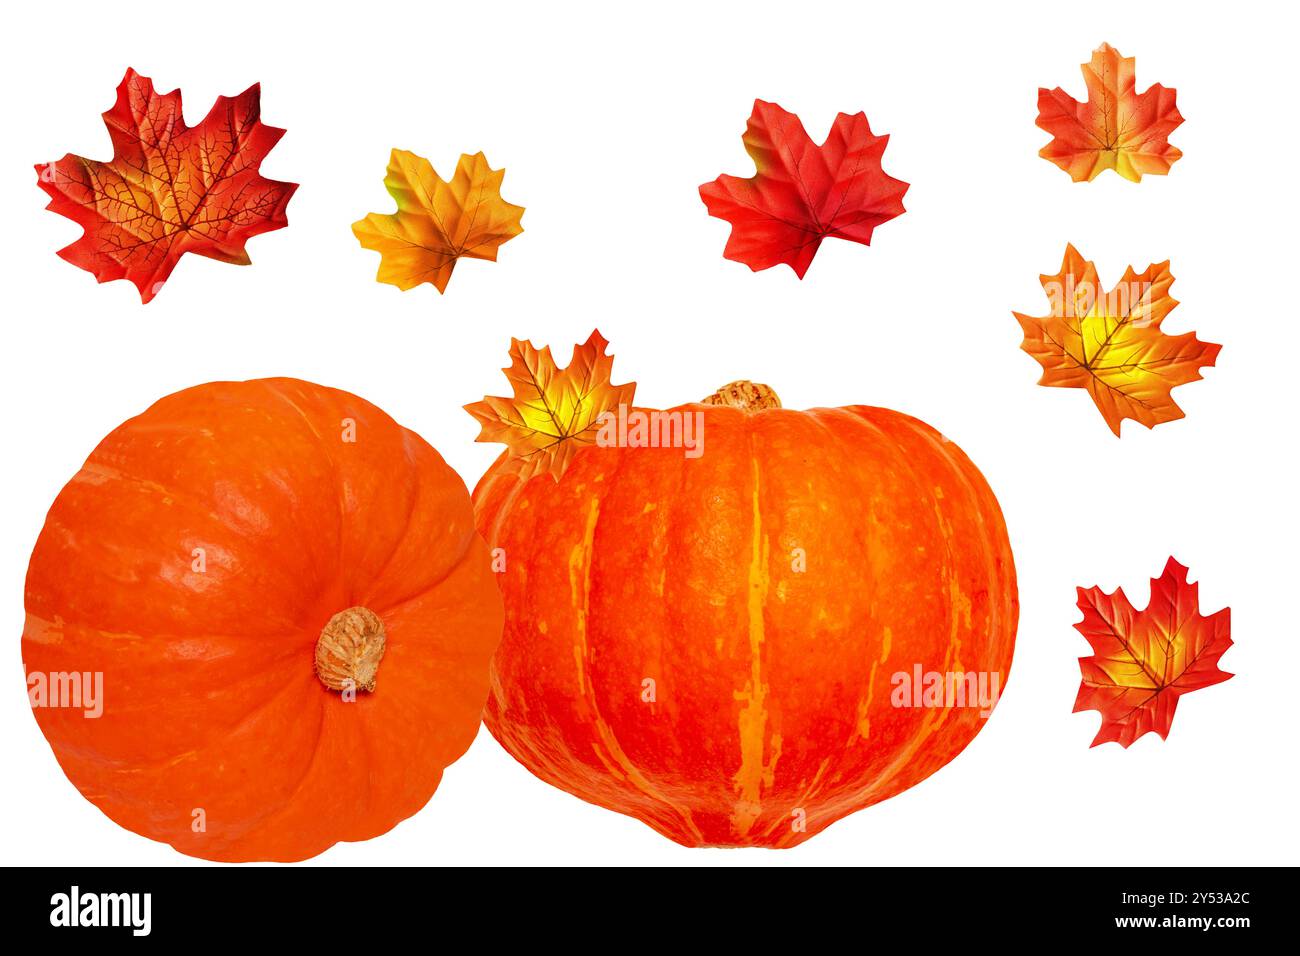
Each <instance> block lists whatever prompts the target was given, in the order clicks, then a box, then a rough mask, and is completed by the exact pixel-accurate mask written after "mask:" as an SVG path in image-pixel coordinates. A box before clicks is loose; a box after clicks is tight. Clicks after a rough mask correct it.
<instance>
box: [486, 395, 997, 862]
mask: <svg viewBox="0 0 1300 956" xmlns="http://www.w3.org/2000/svg"><path fill="white" fill-rule="evenodd" d="M711 401H712V402H714V403H722V404H710V405H698V404H697V405H687V406H682V407H681V408H678V409H673V410H672V411H674V412H681V413H685V414H691V413H695V412H701V413H702V414H703V427H704V437H705V442H704V446H703V453H702V455H701V456H700V457H698V458H694V459H692V458H689V457H687V456H686V455H685V454H684V453H683V450H682V449H680V448H627V447H622V448H619V447H609V448H603V447H598V446H595V445H592V446H588V447H585V448H583V449H582V450H580V451H579V452H578V453H577V454H576V455H575V456H574V458H573V460H572V462H571V464H570V465H569V467H568V470H567V471H565V473H564V474H563V476H562V477H561V478H560V480H559V482H558V483H557V482H555V481H554V480H552V478H551V477H550V476H549V475H545V474H543V475H541V476H539V477H534V478H532V479H530V480H527V481H522V480H520V479H518V478H516V477H515V476H514V475H512V474H510V473H509V472H508V471H507V469H506V468H505V467H504V462H503V461H499V462H498V464H497V465H496V466H494V467H493V469H492V470H490V471H489V472H488V474H487V475H486V476H485V477H484V479H483V480H482V482H481V483H480V484H479V486H478V487H477V488H476V489H475V492H474V499H475V509H476V514H477V516H478V522H479V528H480V529H481V530H482V532H483V534H484V536H485V537H486V538H487V539H488V543H489V545H491V546H492V547H493V548H494V549H501V550H500V551H499V552H495V551H494V553H495V554H497V557H498V560H499V561H500V560H504V565H505V566H504V572H503V573H501V574H499V580H500V584H501V587H502V590H503V593H504V596H505V603H506V626H505V632H504V636H503V637H502V642H501V646H500V647H499V648H498V650H497V653H496V656H495V658H494V661H493V680H492V691H491V694H490V696H489V699H488V706H487V712H486V722H487V726H488V727H489V729H490V730H491V731H492V733H493V734H494V735H495V736H496V738H497V739H498V740H499V741H500V742H501V743H502V744H503V745H504V746H505V748H506V749H507V750H508V751H509V752H510V753H511V754H513V755H514V756H515V758H516V759H518V760H519V761H520V762H521V763H523V764H524V766H526V767H527V768H528V769H529V770H531V771H532V772H533V773H535V774H536V775H537V776H539V777H540V778H542V779H543V780H545V781H547V782H549V783H552V784H554V785H555V786H557V787H560V788H562V789H564V790H567V791H569V792H570V793H573V794H576V795H577V796H579V797H581V798H583V799H584V800H588V801H590V802H592V803H595V804H599V805H600V806H604V807H608V808H610V809H612V810H617V811H619V812H621V813H626V814H630V815H632V816H634V817H636V818H638V819H640V820H642V821H644V822H645V823H647V824H649V825H650V826H652V827H654V828H655V829H656V830H658V831H659V832H660V833H662V834H664V835H665V836H667V837H669V838H670V839H673V840H675V841H677V842H679V843H683V844H686V845H688V846H767V847H786V846H792V845H794V844H797V843H800V842H802V841H803V840H805V839H807V838H808V837H810V836H811V835H813V834H815V833H817V832H818V831H820V830H822V829H824V828H825V827H827V826H828V825H830V824H831V823H833V822H834V821H836V820H838V819H840V818H841V817H843V816H845V815H846V814H849V813H852V812H854V811H855V810H859V809H861V808H863V807H866V806H869V805H871V804H873V803H876V802H878V801H880V800H884V799H886V798H888V797H890V796H893V795H894V794H896V793H898V792H900V791H902V790H905V789H906V788H908V787H911V786H913V785H914V784H916V783H918V782H920V781H921V780H923V779H925V778H926V777H928V776H929V775H930V774H932V773H934V772H935V771H936V770H938V769H939V768H940V767H942V766H943V765H944V764H946V763H948V762H949V761H950V760H952V759H953V758H954V757H955V756H956V755H957V754H958V753H959V752H960V751H961V750H962V749H963V748H964V747H965V746H966V745H967V744H968V743H969V742H970V741H971V739H972V738H973V737H974V736H975V735H976V734H977V733H978V732H979V730H980V728H981V726H982V724H983V717H982V716H981V710H980V708H979V706H977V705H974V702H973V701H971V702H970V703H971V706H939V707H924V706H922V707H917V706H911V704H913V703H915V700H914V698H913V697H912V696H911V692H910V691H909V692H908V695H907V698H906V703H907V704H908V705H907V706H896V704H899V703H900V699H899V698H898V688H899V687H900V686H902V685H901V680H902V679H901V678H900V677H898V675H907V677H908V678H909V679H910V678H911V677H912V676H913V675H915V674H916V673H925V674H927V675H928V674H931V673H939V674H947V673H950V674H958V673H962V674H970V673H972V672H974V673H976V674H977V675H978V674H985V675H990V684H991V683H992V677H991V675H993V674H996V675H997V678H996V679H997V681H998V686H1001V685H1002V684H1003V683H1004V682H1005V679H1006V677H1007V674H1008V671H1009V668H1010V665H1011V655H1012V649H1013V646H1014V643H1015V629H1016V618H1017V613H1018V605H1017V598H1016V585H1015V569H1014V566H1013V563H1012V557H1011V549H1010V546H1009V544H1008V541H1007V532H1006V528H1005V526H1004V524H1003V520H1002V515H1001V512H1000V511H999V508H998V504H997V501H996V499H995V498H994V496H993V494H992V492H991V491H990V490H989V488H988V485H987V484H986V483H985V481H984V479H983V478H982V477H981V475H980V473H979V471H977V470H976V468H975V466H974V465H973V464H971V462H970V460H969V459H967V458H966V456H965V455H964V454H962V452H961V451H960V450H959V449H958V448H957V446H956V445H954V444H952V443H951V442H949V441H947V440H946V439H945V438H943V437H942V436H941V435H940V434H938V433H937V432H936V431H935V430H934V429H932V428H930V427H929V426H928V425H926V424H924V423H923V422H920V421H917V420H916V419H914V418H911V417H909V416H907V415H903V414H900V413H898V412H894V411H890V410H888V409H883V408H868V407H863V406H854V407H851V408H838V409H815V410H813V411H807V412H796V411H791V410H786V409H781V408H779V407H776V406H778V405H779V403H778V402H777V401H776V400H775V396H774V395H773V394H772V393H771V391H770V390H768V389H765V387H763V386H753V385H751V384H749V383H737V387H731V388H729V389H727V390H724V391H723V392H720V393H718V395H716V396H713V397H711ZM735 405H739V406H741V407H728V406H735ZM498 570H500V569H498ZM918 665H919V667H920V671H919V672H918V671H917V667H918ZM964 686H965V685H964ZM946 700H947V702H948V703H951V702H952V701H953V698H946Z"/></svg>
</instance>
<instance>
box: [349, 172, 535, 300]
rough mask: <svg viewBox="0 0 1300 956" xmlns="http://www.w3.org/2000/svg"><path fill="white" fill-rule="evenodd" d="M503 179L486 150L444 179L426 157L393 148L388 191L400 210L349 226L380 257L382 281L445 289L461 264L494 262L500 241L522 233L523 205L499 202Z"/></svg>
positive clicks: (405, 286)
mask: <svg viewBox="0 0 1300 956" xmlns="http://www.w3.org/2000/svg"><path fill="white" fill-rule="evenodd" d="M505 174H506V171H505V170H504V169H492V168H491V167H490V166H488V162H487V158H486V157H484V155H483V154H482V153H475V154H474V155H473V156H470V155H469V154H465V155H462V156H461V157H460V162H458V163H457V164H456V172H455V174H454V175H453V176H452V177H451V181H450V182H443V180H442V178H441V177H440V176H439V175H438V173H437V171H436V170H435V169H434V168H433V166H432V165H431V164H430V163H429V161H428V160H427V159H425V158H423V157H422V156H417V155H416V154H415V153H411V152H407V151H406V150H404V149H395V150H393V152H392V156H391V158H390V159H389V161H388V174H387V175H386V176H385V177H384V186H385V187H386V188H387V189H388V192H389V194H390V195H391V196H392V197H393V199H394V200H396V201H397V212H395V213H387V214H385V213H377V212H372V213H369V214H367V215H366V218H364V219H362V220H360V221H359V222H355V223H353V224H352V233H353V235H355V236H356V237H357V239H358V240H359V241H360V243H361V245H362V246H363V247H364V248H366V249H373V250H375V251H376V252H378V253H379V254H380V257H381V258H380V261H379V274H378V276H376V278H377V279H378V281H380V282H387V283H389V284H391V285H395V286H397V287H398V288H399V289H401V290H402V291H403V292H405V291H406V290H407V289H413V288H415V287H416V286H417V285H419V284H420V283H422V282H431V283H433V286H434V288H436V289H437V290H438V291H439V292H445V291H446V289H447V281H448V280H449V279H450V278H451V271H452V269H454V268H455V266H456V262H457V261H458V260H460V259H487V260H489V261H492V262H495V261H496V258H497V249H498V248H499V247H500V246H501V245H502V243H505V242H508V241H509V240H511V239H513V238H514V237H515V236H517V235H519V234H520V233H521V232H523V231H524V229H523V226H522V225H520V220H521V218H522V217H523V214H524V207H523V206H515V205H512V204H510V203H508V202H506V201H505V200H504V199H502V198H501V181H502V179H504V178H505Z"/></svg>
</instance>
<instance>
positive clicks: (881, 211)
mask: <svg viewBox="0 0 1300 956" xmlns="http://www.w3.org/2000/svg"><path fill="white" fill-rule="evenodd" d="M744 141H745V149H746V151H747V152H748V153H749V155H750V156H751V157H753V159H754V165H755V166H756V167H757V169H758V173H757V175H755V176H753V177H751V178H749V179H741V178H740V177H738V176H726V175H723V176H719V177H718V178H717V179H715V180H714V181H713V182H711V183H705V184H704V185H703V186H701V187H700V198H701V199H703V200H704V204H705V206H707V207H708V210H709V215H710V216H716V217H717V218H719V219H725V220H727V221H729V222H730V223H731V236H730V238H729V239H728V240H727V247H726V249H725V250H724V251H723V253H722V255H723V256H724V257H725V258H727V259H732V260H734V261H736V262H743V263H744V264H745V265H747V266H749V267H750V268H751V269H753V270H754V271H755V272H757V271H759V270H760V269H770V268H771V267H772V266H774V265H777V264H778V263H781V262H784V263H785V264H786V265H788V266H789V267H790V268H791V269H793V270H794V271H795V274H796V275H797V276H799V278H801V279H802V278H803V275H804V273H805V272H807V271H808V266H809V264H810V263H811V262H812V260H813V256H814V255H816V254H817V248H818V247H819V246H820V245H821V241H822V240H823V239H825V238H827V237H828V236H830V237H835V238H838V239H848V240H850V241H851V242H860V243H862V244H863V245H870V244H871V232H872V230H873V229H875V228H876V226H878V225H880V224H881V223H882V222H887V221H889V220H890V219H893V218H894V217H895V216H898V215H900V214H902V213H903V212H904V209H903V194H904V193H905V192H907V186H908V184H907V183H905V182H903V181H902V180H899V179H894V178H893V177H892V176H888V175H886V174H885V172H884V170H882V169H881V168H880V157H881V156H882V155H883V153H884V152H885V144H886V143H888V142H889V137H888V136H874V135H872V133H871V127H870V126H868V125H867V117H866V115H865V114H863V113H856V114H854V115H853V116H849V115H848V114H847V113H840V114H839V115H837V116H836V117H835V123H834V125H833V126H831V131H830V135H829V136H827V137H826V142H824V143H822V145H821V146H818V145H817V144H816V143H814V142H813V141H812V140H811V139H810V138H809V137H808V134H807V133H806V132H804V128H803V124H802V123H801V122H799V117H797V116H795V115H794V114H793V113H787V112H786V111H785V110H783V109H781V107H779V106H777V105H776V104H775V103H765V102H763V101H762V100H755V101H754V112H753V113H752V114H750V117H749V125H748V126H747V127H746V129H745V137H744Z"/></svg>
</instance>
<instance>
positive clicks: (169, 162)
mask: <svg viewBox="0 0 1300 956" xmlns="http://www.w3.org/2000/svg"><path fill="white" fill-rule="evenodd" d="M260 117H261V93H260V90H259V87H258V86H257V84H254V85H253V86H250V87H249V88H248V89H246V90H245V91H244V92H243V93H240V94H239V95H238V96H235V97H226V96H219V97H217V101H216V103H215V104H214V105H213V107H212V110H211V112H209V113H208V115H207V116H206V117H205V118H204V120H203V122H201V123H200V124H199V125H198V126H194V127H188V126H186V125H185V118H184V116H183V115H182V112H181V94H180V91H179V90H172V91H171V92H170V93H166V94H163V95H159V94H158V93H155V92H154V88H153V82H152V81H151V80H150V79H149V78H148V77H146V76H140V75H139V74H138V73H136V72H135V71H134V70H127V71H126V76H125V77H124V78H123V80H122V82H121V84H120V85H119V86H118V88H117V102H116V103H114V104H113V108H112V109H110V110H109V111H108V112H106V113H105V114H104V124H105V125H106V126H107V127H108V134H109V137H110V139H111V140H112V142H113V159H112V160H111V161H109V162H106V163H104V162H99V161H97V160H93V159H86V158H84V157H82V156H74V155H72V154H71V153H69V154H68V155H66V156H64V157H63V158H62V159H60V160H58V161H57V162H53V163H48V164H45V165H39V166H37V167H36V171H37V173H38V174H39V176H38V182H39V184H40V187H41V188H42V189H43V190H45V191H46V192H47V193H49V195H50V203H49V205H48V206H46V207H45V208H47V209H49V210H51V211H53V212H56V213H58V214H59V215H61V216H67V217H68V218H69V219H71V220H72V221H73V222H76V223H77V224H78V225H80V226H82V227H83V228H84V229H85V232H84V233H83V234H82V236H81V238H80V239H78V240H77V241H76V242H74V243H73V244H72V245H70V246H68V247H66V248H64V249H61V250H60V251H59V255H60V256H62V257H63V258H64V259H66V260H67V261H68V262H71V263H72V264H73V265H75V266H80V267H81V268H82V269H85V270H86V271H87V272H89V273H91V274H92V275H94V277H95V278H96V279H98V280H99V281H100V282H108V281H110V280H112V279H129V280H130V281H131V282H133V283H134V284H135V287H136V288H137V289H139V290H140V299H141V300H142V301H144V302H148V301H149V300H150V299H152V298H153V297H154V296H155V295H156V294H157V293H158V290H159V289H161V288H162V285H163V283H164V282H166V281H167V277H168V276H169V275H171V272H172V269H174V268H175V266H176V263H177V262H178V261H179V260H180V258H181V256H183V255H184V254H185V253H187V252H193V253H196V254H197V255H201V256H207V257H208V258H209V259H216V260H217V261H219V262H229V263H232V264H235V265H248V264H249V262H250V261H251V260H250V259H249V258H248V253H247V252H246V251H245V249H244V243H245V242H246V241H247V240H248V239H249V238H251V237H253V236H256V235H258V234H260V233H263V232H269V231H270V230H272V229H280V228H282V227H283V226H286V225H288V219H286V218H285V214H284V210H285V207H286V206H287V205H288V204H289V198H290V197H291V196H292V195H293V192H294V190H295V189H297V188H298V187H297V185H296V184H295V183H281V182H276V181H275V180H271V179H264V178H262V176H261V175H259V173H258V166H259V164H260V163H261V162H262V160H263V159H264V158H265V157H266V154H267V153H269V152H270V151H271V147H273V146H274V145H275V144H276V143H277V142H279V140H280V137H281V136H283V135H284V130H282V129H276V128H275V127H274V126H266V125H264V124H263V123H262V121H261V119H260Z"/></svg>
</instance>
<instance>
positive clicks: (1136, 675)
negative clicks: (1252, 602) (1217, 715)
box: [1074, 558, 1232, 747]
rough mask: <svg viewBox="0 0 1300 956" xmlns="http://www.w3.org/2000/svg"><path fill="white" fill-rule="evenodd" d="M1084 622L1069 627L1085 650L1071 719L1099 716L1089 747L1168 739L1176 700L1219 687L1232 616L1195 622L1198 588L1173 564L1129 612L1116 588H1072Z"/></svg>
mask: <svg viewBox="0 0 1300 956" xmlns="http://www.w3.org/2000/svg"><path fill="white" fill-rule="evenodd" d="M1079 610H1081V611H1083V620H1082V621H1080V622H1079V623H1078V624H1076V625H1074V626H1075V627H1076V628H1078V630H1079V632H1080V633H1081V634H1082V635H1083V636H1084V637H1086V638H1087V639H1088V643H1089V644H1091V645H1092V649H1093V652H1094V653H1093V656H1091V657H1081V658H1079V669H1080V671H1082V672H1083V682H1082V683H1081V684H1080V685H1079V696H1078V697H1077V698H1076V699H1075V702H1074V712H1075V713H1078V712H1079V711H1081V710H1096V711H1100V713H1101V729H1100V730H1099V731H1097V736H1096V738H1095V739H1094V740H1093V742H1092V746H1094V747H1095V746H1097V745H1098V744H1102V743H1105V742H1106V741H1108V740H1114V741H1117V742H1118V743H1119V744H1120V746H1122V747H1128V745H1129V744H1131V743H1133V741H1135V740H1137V739H1138V738H1139V737H1141V736H1142V735H1143V734H1145V733H1147V732H1149V731H1153V730H1154V731H1155V732H1156V733H1158V734H1159V735H1160V736H1161V738H1162V739H1163V738H1166V737H1168V736H1169V727H1170V725H1171V724H1172V723H1173V720H1174V708H1176V707H1177V706H1178V698H1179V697H1181V696H1182V695H1183V694H1186V693H1190V692H1191V691H1194V690H1199V689H1200V688H1202V687H1209V686H1210V685H1211V684H1218V683H1222V682H1223V681H1225V680H1227V679H1228V678H1229V677H1231V676H1232V675H1231V674H1229V673H1227V672H1226V671H1221V670H1219V658H1220V657H1222V656H1223V652H1224V651H1226V650H1227V649H1228V648H1229V647H1231V646H1232V638H1231V636H1230V634H1231V627H1230V624H1231V609H1230V608H1226V607H1225V608H1223V609H1222V610H1220V611H1216V612H1215V613H1214V614H1211V615H1210V616H1209V617H1202V616H1201V613H1200V610H1199V607H1198V603H1197V586H1196V585H1195V584H1188V583H1187V569H1186V568H1185V567H1183V566H1182V565H1181V564H1179V563H1178V562H1177V561H1175V560H1174V559H1173V558H1170V559H1169V562H1168V563H1167V564H1166V565H1165V570H1164V573H1163V574H1162V575H1161V576H1160V577H1158V578H1153V579H1152V580H1151V600H1150V601H1149V602H1148V604H1147V606H1146V609H1145V610H1143V611H1137V610H1134V608H1133V605H1132V604H1130V603H1129V600H1128V598H1127V597H1125V595H1124V591H1123V589H1122V588H1116V589H1115V593H1114V594H1106V593H1105V592H1104V591H1102V590H1101V588H1095V587H1094V588H1086V589H1085V588H1079Z"/></svg>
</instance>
